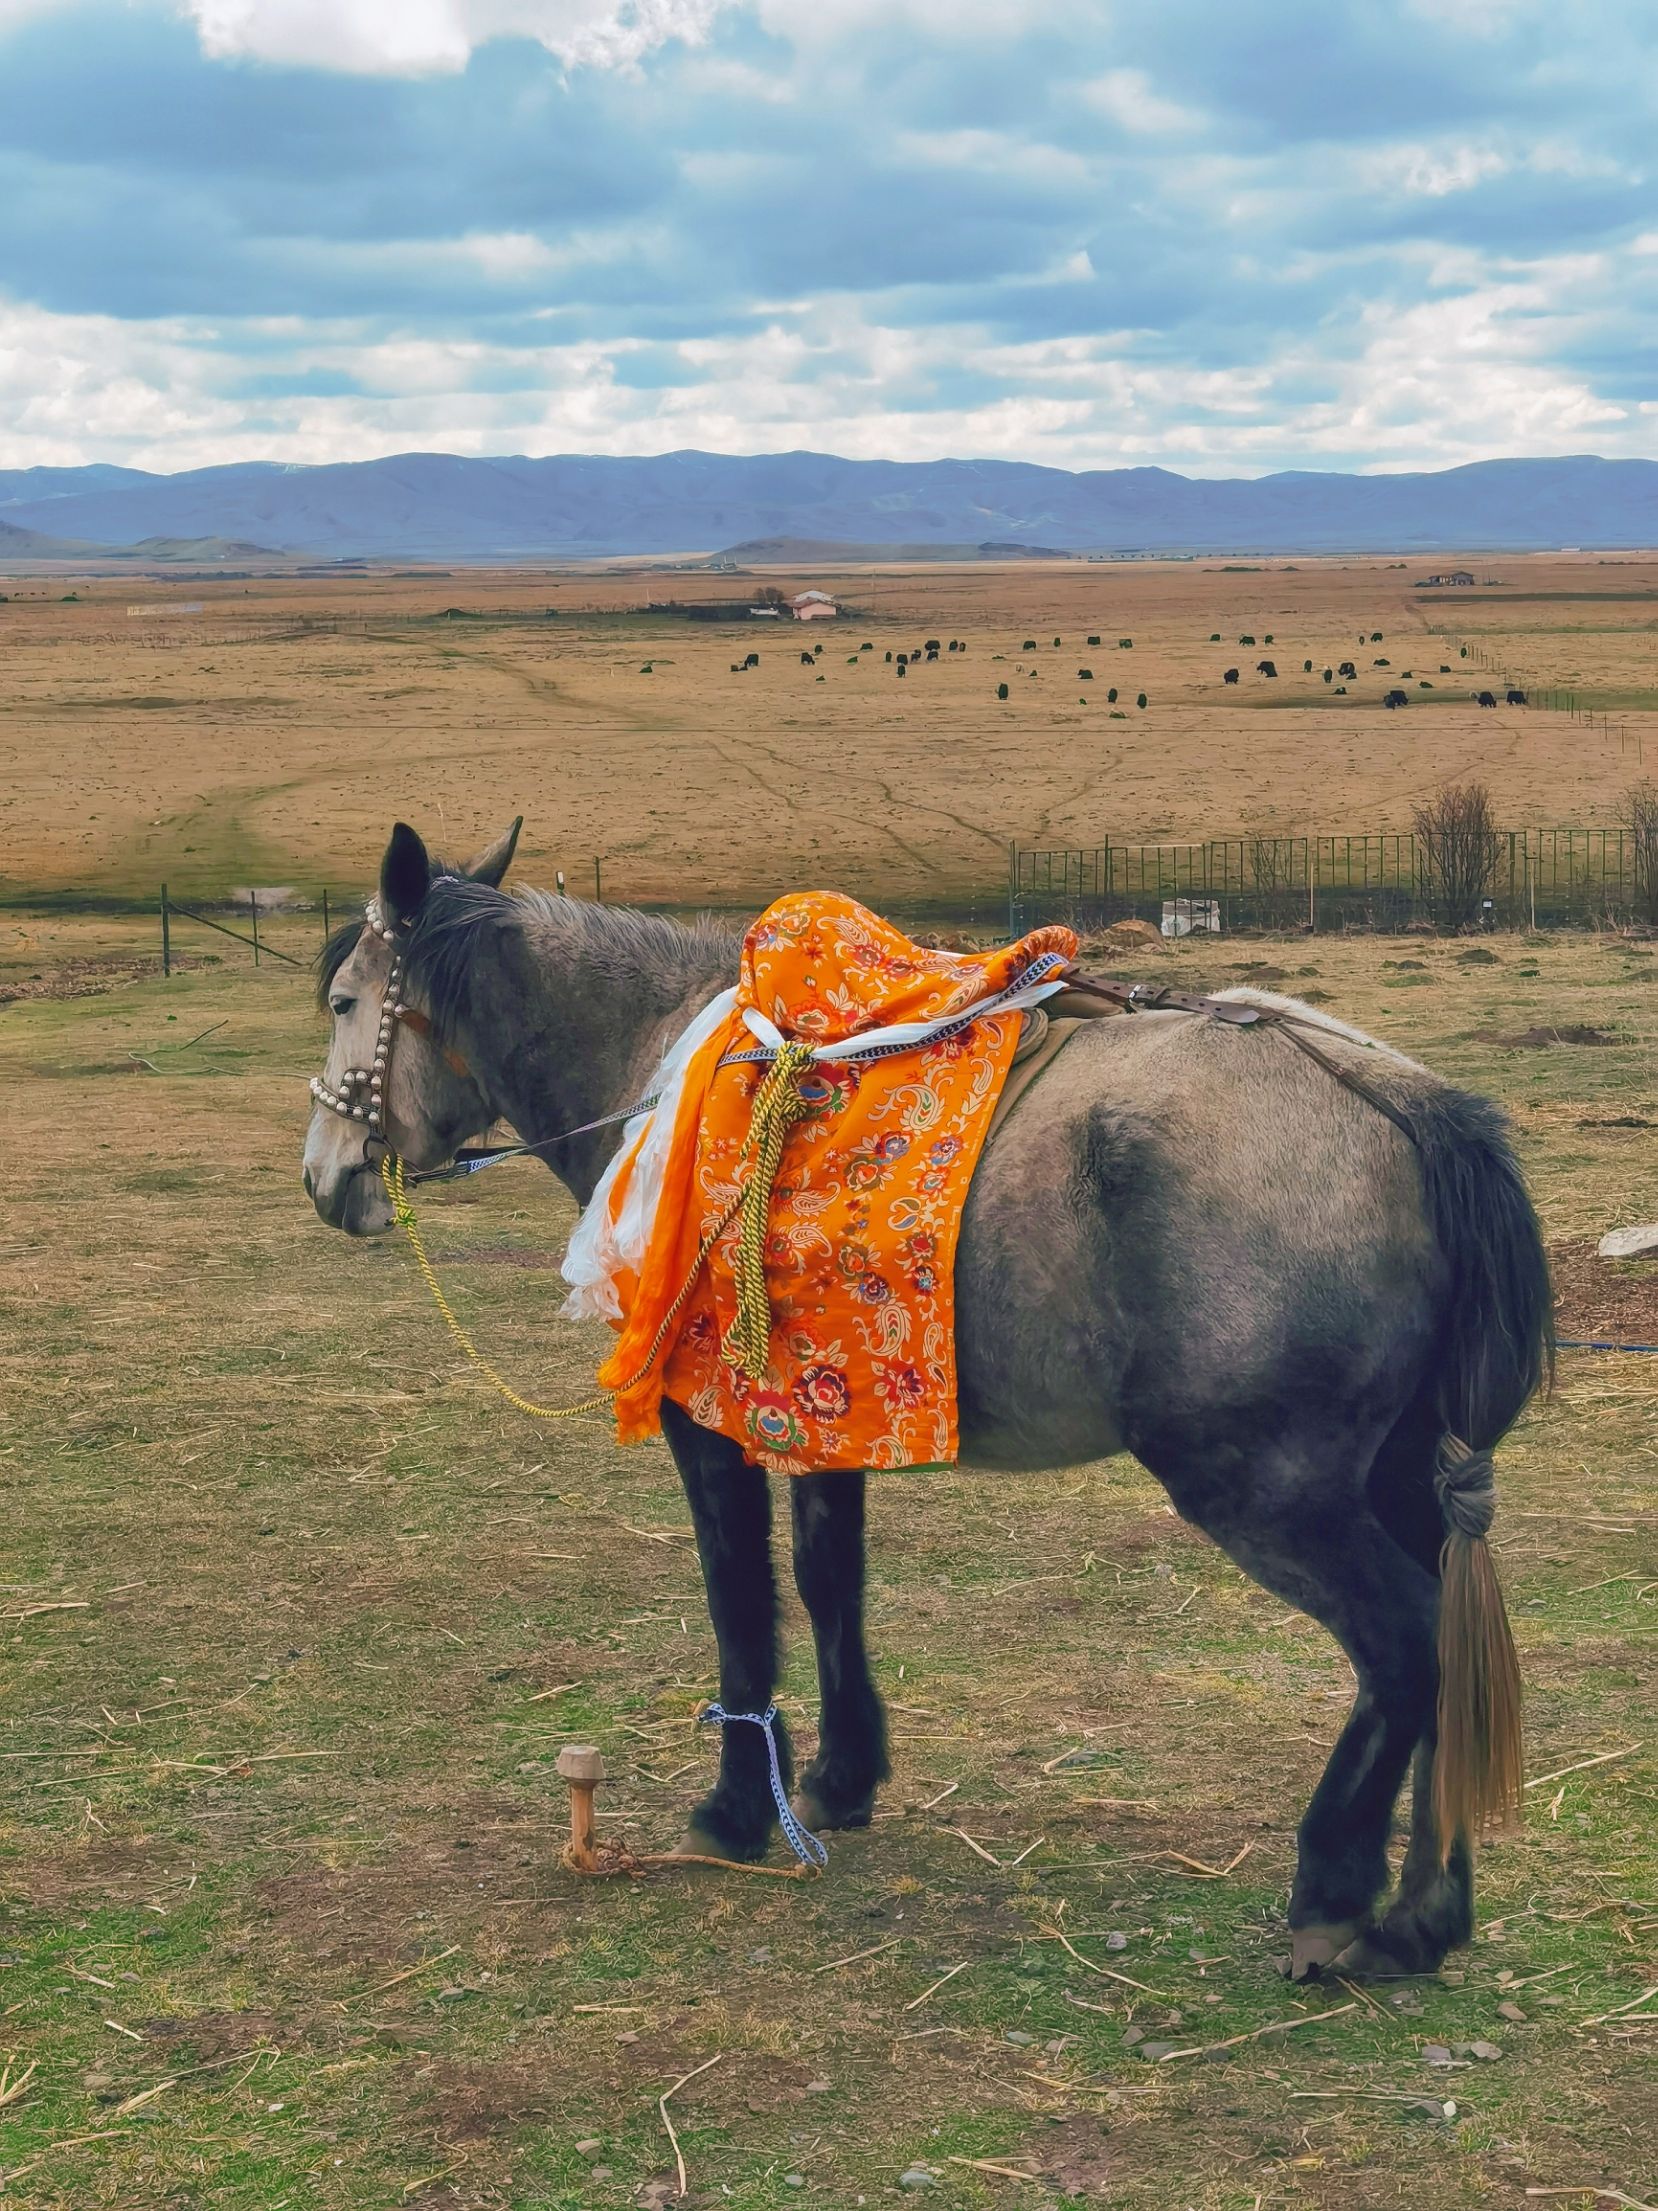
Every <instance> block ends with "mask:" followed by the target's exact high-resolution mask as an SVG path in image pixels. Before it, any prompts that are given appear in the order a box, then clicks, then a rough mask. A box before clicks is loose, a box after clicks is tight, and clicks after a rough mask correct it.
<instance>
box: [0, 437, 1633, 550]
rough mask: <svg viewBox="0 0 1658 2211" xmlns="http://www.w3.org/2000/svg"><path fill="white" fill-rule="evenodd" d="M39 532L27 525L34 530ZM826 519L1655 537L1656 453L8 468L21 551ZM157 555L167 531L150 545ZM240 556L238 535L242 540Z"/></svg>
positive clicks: (976, 534)
mask: <svg viewBox="0 0 1658 2211" xmlns="http://www.w3.org/2000/svg"><path fill="white" fill-rule="evenodd" d="M18 533H25V534H24V535H22V536H20V535H19V534H18ZM788 539H794V540H802V539H806V540H810V541H811V542H812V544H813V547H814V551H815V553H816V554H817V557H818V558H819V559H829V558H832V557H833V556H834V553H835V551H836V549H841V550H842V556H843V557H845V558H857V557H860V556H861V557H863V558H866V559H867V558H870V557H872V555H878V554H879V552H880V550H881V549H882V548H894V549H895V548H899V547H902V548H903V549H904V550H905V551H906V552H911V553H913V552H915V551H916V550H917V549H922V548H949V549H952V550H954V551H956V552H957V553H958V554H960V555H962V556H965V557H979V558H1007V557H1009V555H1010V554H1012V553H1014V552H1015V551H1017V550H1018V549H1020V548H1022V547H1030V548H1032V549H1035V548H1037V547H1041V548H1042V549H1044V550H1046V549H1050V548H1063V549H1064V550H1065V551H1068V552H1076V553H1089V552H1100V553H1124V552H1168V553H1274V554H1283V553H1297V552H1304V553H1317V552H1347V551H1351V552H1431V551H1438V550H1445V551H1449V550H1453V549H1464V550H1470V551H1472V550H1475V549H1479V550H1489V551H1498V550H1504V549H1507V550H1520V549H1524V548H1547V547H1553V546H1584V547H1594V548H1596V549H1600V548H1613V547H1632V546H1658V461H1644V460H1601V459H1598V458H1596V457H1595V456H1593V455H1588V454H1581V455H1570V456H1565V457H1562V458H1559V459H1553V460H1498V461H1478V462H1474V463H1471V464H1470V465H1468V466H1466V467H1462V468H1451V469H1443V470H1438V471H1434V472H1431V473H1422V474H1410V475H1389V476H1351V475H1339V474H1335V473H1322V472H1317V471H1313V470H1305V469H1295V470H1290V471H1286V472H1285V473H1283V474H1279V475H1273V476H1262V477H1256V478H1252V479H1245V478H1193V477H1186V476H1178V475H1175V474H1173V473H1172V472H1171V471H1170V470H1168V469H1163V468H1123V469H1092V470H1087V471H1084V472H1080V473H1075V474H1073V473H1071V472H1070V471H1068V470H1065V469H1058V468H1041V467H1037V466H1035V465H1034V464H1032V463H1028V462H1023V461H853V460H843V459H839V458H837V457H836V456H835V455H833V454H828V453H761V454H723V453H698V452H684V453H662V454H655V455H650V456H645V457H640V458H629V457H620V456H611V455H595V454H555V455H550V456H548V457H546V458H544V459H527V458H524V457H522V456H510V457H505V458H499V459H471V458H466V457H463V456H461V455H457V454H452V453H399V454H392V455H389V456H387V457H386V458H384V459H380V460H369V461H340V462H331V463H327V464H324V465H319V466H315V467H295V466H288V465H284V464H280V463H276V462H268V461H249V462H235V463H231V464H229V465H226V466H222V467H217V468H196V469H189V470H186V471H185V472H183V473H182V474H179V475H173V476H162V475H152V474H149V473H147V472H146V471H144V470H142V469H136V468H120V467H115V466H113V465H110V464H107V463H96V464H94V465H92V466H89V467H85V468H27V469H10V470H0V559H4V558H6V557H8V554H9V557H11V558H12V559H15V560H37V559H51V558H62V559H87V560H94V559H96V558H97V557H99V556H100V555H109V556H112V557H118V556H121V555H124V556H125V557H127V558H129V559H130V558H133V557H142V556H143V555H144V553H145V551H146V547H145V545H144V541H146V540H148V541H150V546H151V548H153V547H154V546H155V545H157V544H159V543H167V544H172V545H174V546H177V547H178V548H180V549H181V550H180V551H178V552H175V553H174V554H173V555H172V557H175V558H177V557H183V553H182V549H183V548H185V547H189V548H194V550H193V551H192V552H191V554H190V556H189V557H192V558H200V557H202V553H201V548H202V546H203V544H204V542H205V541H210V540H218V541H221V543H222V544H223V545H224V546H226V547H230V546H234V548H235V550H236V552H237V553H238V554H239V555H245V554H251V553H254V552H258V551H263V552H265V553H266V554H267V555H268V554H279V555H284V556H290V557H303V558H307V559H323V560H331V559H353V558H363V559H371V560H380V559H396V560H409V559H426V560H454V561H514V560H525V559H539V558H555V559H556V558H564V559H570V558H575V559H581V558H584V557H585V558H594V557H598V556H601V555H617V554H646V555H663V554H685V555H697V554H717V553H719V552H720V551H721V549H723V548H727V547H730V548H733V549H738V548H741V549H742V551H743V552H744V553H745V554H746V555H747V557H749V558H751V559H752V558H754V557H756V556H755V554H754V553H753V552H752V551H750V550H749V548H750V547H752V546H754V545H755V543H756V541H761V542H763V541H766V540H773V541H775V540H788ZM149 557H152V558H157V559H164V558H166V557H168V556H167V554H165V553H162V552H158V551H154V550H153V549H151V550H150V551H149ZM221 557H222V556H221Z"/></svg>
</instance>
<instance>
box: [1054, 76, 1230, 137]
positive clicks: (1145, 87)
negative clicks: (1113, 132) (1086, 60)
mask: <svg viewBox="0 0 1658 2211" xmlns="http://www.w3.org/2000/svg"><path fill="white" fill-rule="evenodd" d="M1081 93H1082V97H1083V99H1084V100H1086V101H1087V103H1088V105H1089V106H1090V107H1091V108H1093V109H1094V110H1095V111H1096V112H1097V113H1098V114H1101V115H1104V116H1108V117H1109V118H1110V120H1111V121H1112V122H1113V123H1115V124H1116V125H1117V126H1118V128H1119V129H1121V130H1125V131H1129V132H1131V133H1133V135H1134V136H1135V137H1138V138H1165V137H1168V136H1169V135H1170V134H1171V133H1173V132H1176V131H1192V130H1199V129H1201V128H1202V124H1203V117H1202V116H1201V115H1200V114H1198V112H1197V110H1196V109H1195V108H1189V107H1180V106H1179V105H1177V103H1176V102H1175V101H1173V100H1165V99H1164V98H1163V97H1162V96H1161V95H1160V94H1159V93H1156V92H1154V91H1153V90H1152V87H1151V79H1150V78H1149V77H1148V76H1147V75H1146V73H1145V71H1144V70H1143V69H1108V70H1106V71H1105V73H1104V75H1103V76H1099V77H1094V78H1091V79H1090V80H1089V82H1088V83H1087V84H1085V85H1083V86H1082V88H1081Z"/></svg>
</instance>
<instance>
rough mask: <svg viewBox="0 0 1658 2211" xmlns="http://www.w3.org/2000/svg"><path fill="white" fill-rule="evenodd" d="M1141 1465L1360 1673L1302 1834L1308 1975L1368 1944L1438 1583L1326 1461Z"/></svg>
mask: <svg viewBox="0 0 1658 2211" xmlns="http://www.w3.org/2000/svg"><path fill="white" fill-rule="evenodd" d="M1141 1456H1142V1457H1145V1458H1147V1459H1148V1463H1151V1464H1152V1466H1153V1469H1154V1471H1155V1472H1157V1473H1158V1474H1159V1475H1160V1476H1161V1478H1162V1479H1163V1481H1164V1482H1165V1484H1166V1486H1167V1487H1168V1489H1169V1492H1170V1494H1171V1496H1172V1497H1173V1498H1174V1501H1175V1504H1176V1505H1177V1507H1178V1508H1179V1509H1180V1511H1181V1512H1182V1514H1183V1515H1184V1516H1185V1517H1186V1518H1188V1519H1191V1520H1193V1521H1195V1522H1196V1523H1197V1525H1198V1526H1200V1527H1201V1528H1203V1529H1204V1530H1205V1532H1206V1533H1207V1534H1209V1535H1210V1536H1212V1537H1213V1538H1214V1540H1215V1541H1216V1542H1217V1543H1218V1544H1219V1545H1220V1546H1221V1548H1222V1549H1223V1550H1224V1551H1225V1552H1226V1553H1227V1555H1228V1556H1229V1557H1230V1558H1232V1559H1233V1560H1234V1561H1235V1562H1236V1563H1237V1564H1238V1565H1239V1566H1241V1567H1242V1568H1243V1570H1244V1572H1245V1573H1247V1574H1249V1575H1250V1576H1251V1577H1252V1578H1253V1579H1254V1580H1255V1581H1258V1582H1259V1583H1261V1585H1262V1586H1263V1587H1264V1588H1266V1589H1270V1590H1271V1591H1272V1592H1273V1594H1274V1595H1275V1596H1278V1597H1282V1598H1283V1599H1284V1601H1285V1602H1286V1603H1288V1604H1292V1605H1294V1606H1295V1607H1296V1608H1297V1609H1298V1610H1300V1611H1303V1612H1306V1613H1309V1614H1310V1615H1311V1616H1312V1617H1313V1618H1314V1619H1315V1620H1317V1621H1318V1622H1319V1623H1320V1624H1321V1625H1322V1626H1323V1627H1325V1628H1327V1629H1328V1630H1329V1632H1330V1633H1331V1634H1332V1635H1333V1636H1334V1637H1335V1639H1336V1641H1337V1642H1338V1643H1339V1644H1340V1645H1341V1647H1342V1649H1343V1650H1344V1651H1345V1652H1346V1654H1347V1656H1348V1658H1349V1660H1350V1661H1351V1663H1352V1666H1353V1669H1354V1672H1355V1673H1356V1675H1357V1677H1358V1693H1357V1696H1356V1697H1355V1699H1354V1703H1353V1709H1352V1712H1351V1714H1350V1715H1349V1717H1348V1720H1347V1724H1346V1726H1345V1727H1344V1728H1343V1729H1342V1732H1341V1734H1340V1736H1339V1738H1338V1739H1337V1741H1336V1744H1335V1747H1334V1749H1333V1750H1332V1751H1331V1753H1330V1757H1329V1761H1328V1763H1327V1765H1326V1767H1325V1770H1324V1774H1323V1776H1322V1778H1321V1779H1320V1781H1319V1784H1318V1787H1317V1788H1316V1790H1315V1791H1314V1792H1313V1796H1312V1799H1311V1801H1310V1803H1309V1804H1308V1806H1307V1810H1306V1813H1305V1814H1304V1816H1303V1818H1302V1821H1301V1825H1300V1828H1299V1830H1298V1834H1297V1852H1296V1873H1295V1882H1294V1886H1293V1888H1292V1890H1291V1893H1290V1907H1289V1922H1290V1937H1291V1948H1290V1961H1291V1962H1290V1970H1291V1973H1292V1975H1293V1977H1294V1978H1295V1979H1297V1980H1300V1979H1304V1978H1305V1977H1306V1976H1307V1975H1309V1974H1312V1973H1316V1972H1319V1971H1320V1970H1322V1969H1324V1968H1326V1967H1328V1966H1331V1965H1333V1964H1334V1963H1335V1962H1336V1960H1337V1959H1338V1958H1341V1957H1343V1956H1344V1955H1346V1954H1348V1953H1350V1952H1351V1950H1352V1947H1353V1945H1354V1944H1356V1943H1357V1942H1358V1941H1359V1940H1360V1939H1361V1938H1362V1937H1364V1936H1365V1935H1367V1933H1368V1932H1369V1930H1370V1928H1371V1926H1372V1923H1373V1917H1374V1912H1375V1907H1376V1904H1377V1900H1378V1899H1379V1898H1380V1897H1381V1895H1382V1894H1383V1893H1384V1892H1385V1890H1386V1888H1387V1886H1388V1860H1387V1846H1388V1840H1389V1836H1390V1833H1391V1830H1392V1821H1393V1808H1394V1805H1395V1803H1396V1801H1397V1798H1398V1795H1399V1790H1400V1787H1401V1785H1402V1783H1403V1781H1404V1778H1405V1773H1406V1770H1407V1768H1408V1767H1409V1764H1410V1760H1411V1754H1412V1752H1413V1751H1414V1750H1415V1748H1416V1745H1417V1744H1418V1743H1419V1742H1420V1741H1421V1739H1422V1736H1423V1734H1424V1732H1425V1730H1426V1729H1427V1728H1428V1726H1429V1724H1430V1721H1431V1715H1432V1711H1433V1698H1434V1683H1435V1664H1434V1619H1435V1599H1436V1595H1437V1591H1436V1588H1435V1584H1434V1581H1433V1577H1432V1576H1431V1575H1430V1574H1428V1573H1426V1572H1424V1570H1423V1569H1422V1567H1421V1566H1420V1565H1419V1564H1418V1563H1417V1562H1416V1560H1415V1559H1413V1558H1412V1557H1410V1556H1409V1555H1408V1553H1407V1552H1406V1551H1405V1550H1404V1549H1402V1548H1401V1546H1400V1545H1399V1544H1397V1543H1396V1542H1395V1541H1394V1540H1393V1538H1392V1537H1391V1536H1390V1535H1389V1533H1388V1532H1387V1529H1386V1528H1385V1527H1384V1526H1383V1524H1382V1522H1381V1521H1380V1520H1379V1519H1377V1518H1376V1517H1375V1516H1374V1515H1373V1514H1372V1512H1371V1511H1370V1510H1369V1508H1368V1505H1367V1503H1366V1499H1365V1496H1364V1493H1363V1491H1362V1489H1358V1488H1356V1486H1355V1485H1353V1484H1352V1483H1351V1482H1350V1481H1349V1480H1345V1479H1340V1478H1337V1477H1335V1476H1332V1475H1331V1473H1330V1472H1329V1471H1328V1462H1327V1458H1326V1457H1325V1456H1324V1454H1315V1453H1314V1452H1312V1451H1311V1450H1310V1449H1309V1450H1308V1451H1307V1452H1306V1453H1305V1454H1303V1453H1301V1452H1299V1451H1296V1450H1294V1449H1291V1448H1287V1447H1284V1446H1280V1447H1278V1448H1277V1449H1276V1450H1273V1451H1269V1452H1266V1453H1262V1454H1256V1455H1254V1456H1253V1457H1252V1458H1251V1459H1250V1460H1247V1461H1246V1460H1245V1459H1244V1457H1243V1455H1242V1454H1241V1453H1233V1452H1230V1451H1229V1452H1228V1453H1227V1454H1226V1458H1227V1460H1228V1462H1229V1463H1228V1464H1227V1465H1225V1466H1223V1467H1217V1466H1216V1465H1215V1464H1214V1463H1213V1461H1211V1463H1210V1464H1209V1465H1208V1466H1207V1467H1206V1468H1205V1469H1204V1471H1203V1474H1202V1476H1201V1478H1200V1479H1199V1480H1196V1481H1194V1480H1192V1479H1190V1478H1187V1477H1185V1476H1184V1475H1183V1474H1182V1473H1180V1472H1177V1473H1176V1474H1175V1475H1174V1476H1173V1478H1171V1475H1170V1473H1169V1472H1168V1471H1167V1468H1166V1463H1165V1464H1162V1465H1160V1464H1158V1461H1157V1458H1155V1457H1152V1456H1151V1454H1150V1453H1148V1452H1146V1451H1142V1452H1141Z"/></svg>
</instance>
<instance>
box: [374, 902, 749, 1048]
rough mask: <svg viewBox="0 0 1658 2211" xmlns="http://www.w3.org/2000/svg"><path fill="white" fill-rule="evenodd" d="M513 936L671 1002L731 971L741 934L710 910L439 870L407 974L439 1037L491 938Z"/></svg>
mask: <svg viewBox="0 0 1658 2211" xmlns="http://www.w3.org/2000/svg"><path fill="white" fill-rule="evenodd" d="M511 938H516V939H517V940H518V941H519V942H521V943H522V944H524V945H525V946H527V947H528V948H529V950H530V952H531V954H532V956H533V957H534V958H535V959H536V961H537V962H538V964H545V965H546V966H547V967H548V968H549V969H551V970H554V971H555V972H556V971H559V970H563V971H566V972H568V971H569V970H571V969H575V968H580V969H581V970H582V971H583V972H585V973H586V974H588V975H592V976H596V977H597V978H598V979H599V981H600V982H602V983H607V984H612V985H614V986H615V987H616V988H617V989H618V990H622V989H625V990H626V991H628V992H629V993H630V994H631V996H632V997H633V998H634V1000H635V1001H636V1002H638V1001H643V1002H645V1003H646V1004H659V1005H661V1006H662V1007H663V1008H664V1009H666V1008H669V1007H672V1006H675V1005H678V1004H680V1003H682V1002H683V1000H684V999H685V998H686V996H687V995H688V993H689V992H690V991H691V990H692V989H693V988H694V987H695V985H696V984H697V983H699V982H701V981H703V980H705V979H707V978H709V977H711V976H714V975H724V976H728V977H734V975H735V972H736V965H737V948H738V944H739V942H740V938H739V935H738V933H737V932H736V931H735V930H733V929H732V928H731V927H730V926H729V925H727V924H726V923H723V922H721V921H719V920H717V919H716V918H715V917H714V916H712V915H706V914H705V915H702V916H699V918H698V919H697V920H696V921H694V922H691V923H689V924H687V923H684V922H680V921H675V920H673V919H672V917H671V916H669V915H667V914H646V913H640V912H637V911H636V910H635V909H634V908H633V907H630V906H600V905H596V904H593V903H591V902H589V901H588V900H585V899H579V898H560V897H557V896H555V895H554V894H553V893H551V892H549V891H539V890H525V891H515V892H511V893H508V892H505V891H499V890H495V889H492V888H491V887H490V886H489V885H488V884H487V883H475V882H473V881H472V880H471V879H470V878H469V877H467V876H464V875H453V874H447V873H435V874H434V876H433V879H432V886H431V889H430V890H429V891H428V892H427V893H426V896H425V899H424V900H423V901H422V903H421V908H420V911H419V913H418V914H416V916H415V918H414V922H413V924H412V926H411V927H410V930H409V934H408V939H407V943H406V946H405V949H404V960H403V966H404V974H405V975H406V977H407V978H408V981H409V984H410V986H411V988H412V989H413V990H414V991H415V992H416V993H418V995H419V997H420V999H421V1002H422V1004H423V1006H424V1008H425V1011H426V1012H427V1014H428V1016H429V1017H430V1019H431V1022H432V1026H433V1028H434V1029H435V1030H436V1031H437V1033H438V1035H439V1036H441V1037H450V1036H452V1035H453V1034H454V1032H455V1029H456V1026H457V1024H458V1023H459V1021H460V1019H461V1016H462V1014H463V1013H464V1011H465V1008H466V1003H467V997H468V993H469V990H470V983H471V974H472V967H473V963H474V961H475V960H476V958H477V956H478V954H479V952H480V950H481V949H482V948H483V947H484V946H485V945H486V944H490V943H493V944H496V945H500V944H502V943H503V942H505V941H506V940H508V939H511Z"/></svg>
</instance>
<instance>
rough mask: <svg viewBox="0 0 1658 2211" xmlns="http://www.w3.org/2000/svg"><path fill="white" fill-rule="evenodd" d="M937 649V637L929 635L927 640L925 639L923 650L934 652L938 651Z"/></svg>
mask: <svg viewBox="0 0 1658 2211" xmlns="http://www.w3.org/2000/svg"><path fill="white" fill-rule="evenodd" d="M938 649H939V643H938V639H937V638H936V637H929V638H928V640H927V642H926V645H925V647H924V648H923V650H924V651H926V652H930V653H936V652H937V651H938Z"/></svg>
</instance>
